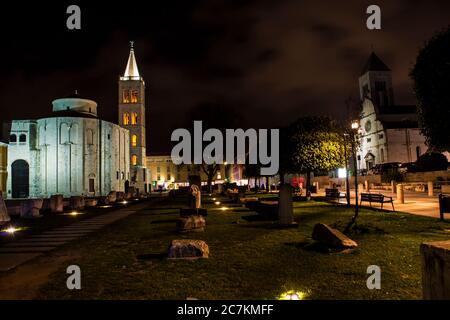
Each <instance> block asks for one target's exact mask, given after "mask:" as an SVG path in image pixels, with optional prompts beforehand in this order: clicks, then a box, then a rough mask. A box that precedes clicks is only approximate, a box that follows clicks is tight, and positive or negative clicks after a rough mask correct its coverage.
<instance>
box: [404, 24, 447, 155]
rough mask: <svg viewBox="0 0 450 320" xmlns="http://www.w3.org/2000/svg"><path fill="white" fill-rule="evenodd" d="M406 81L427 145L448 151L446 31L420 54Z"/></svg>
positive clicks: (427, 44)
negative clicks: (410, 84) (409, 82)
mask: <svg viewBox="0 0 450 320" xmlns="http://www.w3.org/2000/svg"><path fill="white" fill-rule="evenodd" d="M410 77H411V78H412V80H413V81H414V92H415V94H416V97H417V100H418V110H417V112H418V116H419V121H420V125H421V127H422V133H423V134H424V135H425V137H426V142H427V145H428V146H430V147H431V148H433V149H434V150H436V151H450V122H449V119H450V28H448V29H446V30H444V31H442V32H439V33H437V34H436V35H435V36H434V37H433V38H432V39H430V40H429V41H428V42H427V43H426V44H425V46H424V47H423V48H422V49H421V50H420V52H419V55H418V56H417V61H416V64H415V66H414V67H413V69H412V70H411V73H410Z"/></svg>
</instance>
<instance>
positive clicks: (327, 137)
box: [280, 117, 345, 187]
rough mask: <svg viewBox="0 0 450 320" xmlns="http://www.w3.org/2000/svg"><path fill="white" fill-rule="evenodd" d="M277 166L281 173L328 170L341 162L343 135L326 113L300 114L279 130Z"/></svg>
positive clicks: (342, 157) (336, 166)
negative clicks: (311, 115)
mask: <svg viewBox="0 0 450 320" xmlns="http://www.w3.org/2000/svg"><path fill="white" fill-rule="evenodd" d="M281 137H282V139H281V154H280V156H281V157H280V166H281V172H282V173H283V174H284V173H306V174H307V187H309V174H310V173H312V172H318V171H331V170H334V169H336V168H339V167H340V166H342V165H343V163H344V153H345V152H344V146H345V143H344V135H343V131H342V129H341V127H340V126H339V125H338V124H337V123H336V122H335V121H334V120H331V119H330V118H328V117H302V118H300V119H298V120H297V121H296V122H294V123H293V124H291V125H290V126H289V127H287V128H284V129H283V130H282V134H281Z"/></svg>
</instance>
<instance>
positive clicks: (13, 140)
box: [9, 134, 17, 143]
mask: <svg viewBox="0 0 450 320" xmlns="http://www.w3.org/2000/svg"><path fill="white" fill-rule="evenodd" d="M9 142H13V143H16V142H17V136H16V135H15V134H12V135H10V136H9Z"/></svg>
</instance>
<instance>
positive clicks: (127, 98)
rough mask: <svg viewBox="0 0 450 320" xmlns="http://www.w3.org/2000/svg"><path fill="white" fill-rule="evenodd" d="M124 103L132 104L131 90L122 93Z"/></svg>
mask: <svg viewBox="0 0 450 320" xmlns="http://www.w3.org/2000/svg"><path fill="white" fill-rule="evenodd" d="M122 103H130V90H127V89H125V90H123V91H122Z"/></svg>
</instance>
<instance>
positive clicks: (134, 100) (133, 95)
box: [131, 90, 139, 103]
mask: <svg viewBox="0 0 450 320" xmlns="http://www.w3.org/2000/svg"><path fill="white" fill-rule="evenodd" d="M138 100H139V94H138V91H137V90H131V103H137V102H138Z"/></svg>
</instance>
